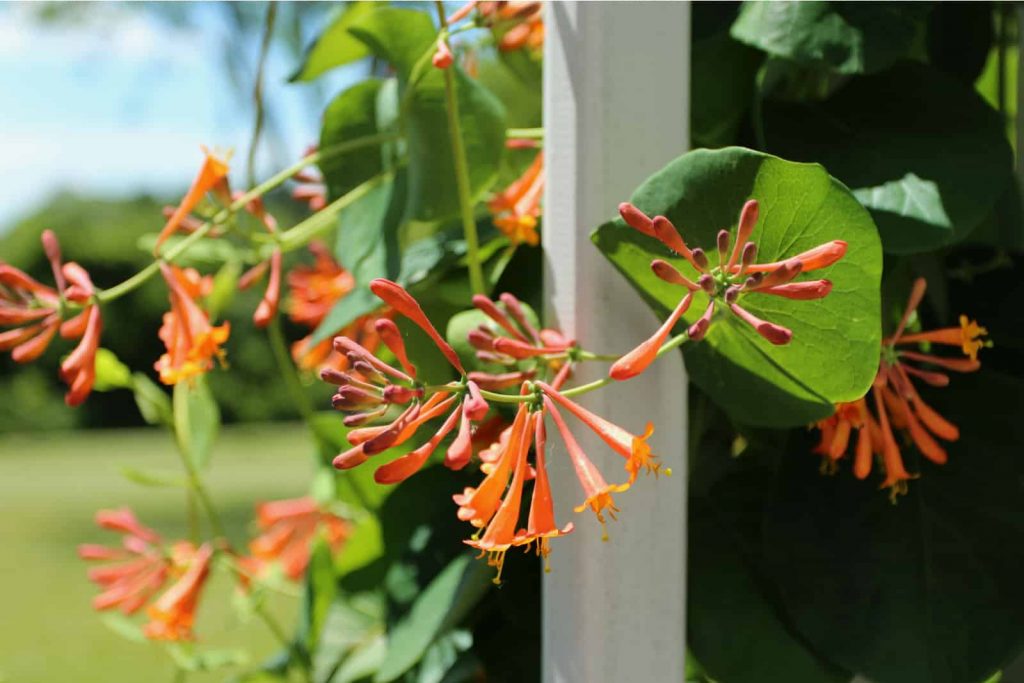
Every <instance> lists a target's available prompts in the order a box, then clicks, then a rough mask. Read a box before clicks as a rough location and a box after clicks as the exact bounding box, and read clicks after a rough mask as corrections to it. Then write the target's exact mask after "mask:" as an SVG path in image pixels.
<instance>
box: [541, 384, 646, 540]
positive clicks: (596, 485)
mask: <svg viewBox="0 0 1024 683" xmlns="http://www.w3.org/2000/svg"><path fill="white" fill-rule="evenodd" d="M544 406H545V407H546V408H547V412H548V413H550V414H551V419H553V420H554V421H555V425H556V426H557V427H558V431H559V433H561V435H562V441H563V442H565V448H566V450H567V451H568V452H569V458H570V459H571V460H572V465H573V469H575V470H576V476H577V478H578V479H579V480H580V486H582V487H583V494H584V496H585V497H586V498H585V500H584V501H583V503H582V504H581V505H578V506H577V507H576V512H582V511H583V510H586V509H587V508H588V507H589V508H590V509H591V510H593V511H594V514H595V515H597V521H598V522H600V523H601V532H602V540H605V541H607V540H608V527H607V525H606V520H605V518H604V513H605V512H606V511H607V513H608V514H609V515H610V516H611V518H612V519H615V513H616V512H618V511H619V509H618V508H617V507H615V501H614V499H613V498H612V494H615V493H621V492H622V491H626V490H628V489H629V486H630V484H631V483H632V481H630V482H627V483H625V484H609V483H607V482H606V481H605V479H604V477H603V476H602V475H601V472H600V470H598V469H597V467H596V466H595V465H594V463H593V462H592V461H591V460H590V458H588V457H587V454H586V453H584V452H583V449H582V448H580V445H579V443H578V442H577V441H576V438H575V437H574V436H573V435H572V432H570V431H569V427H568V425H566V424H565V420H564V419H563V418H562V415H561V414H560V413H559V412H558V409H557V408H556V407H555V403H554V402H553V401H552V400H551V399H550V398H549V397H548V396H547V395H545V397H544ZM631 476H635V475H631Z"/></svg>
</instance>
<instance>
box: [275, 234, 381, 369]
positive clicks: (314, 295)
mask: <svg viewBox="0 0 1024 683" xmlns="http://www.w3.org/2000/svg"><path fill="white" fill-rule="evenodd" d="M308 249H309V251H310V252H311V253H312V254H313V257H314V262H313V265H312V266H295V267H294V268H292V269H291V270H290V271H288V276H287V280H288V288H289V291H290V296H289V300H288V303H287V306H288V316H289V318H290V319H291V321H292V322H294V323H295V324H297V325H301V326H303V327H306V328H308V329H310V330H315V329H317V328H318V327H320V323H322V322H323V321H324V318H326V317H327V314H328V313H330V312H331V309H332V308H334V305H335V304H336V303H338V302H339V301H341V299H343V298H344V297H345V296H347V295H348V294H349V293H350V292H351V291H352V288H353V287H355V279H354V278H353V277H352V274H351V273H349V272H348V271H347V270H345V269H344V268H342V267H341V265H340V264H339V263H338V262H337V261H335V260H334V257H333V256H331V252H330V250H329V249H328V248H327V245H326V244H324V243H323V242H318V241H313V242H310V243H309V246H308ZM388 315H390V313H389V312H388V311H384V310H382V311H378V312H376V313H373V314H370V315H364V316H360V317H359V318H357V319H356V320H354V321H353V322H352V323H350V324H349V325H347V326H346V327H345V328H344V329H342V330H337V331H335V334H340V335H344V336H346V337H350V338H352V339H355V340H356V341H357V342H359V344H360V345H362V346H363V347H365V348H366V349H368V350H370V352H371V353H372V352H376V350H377V347H378V346H379V345H380V340H379V338H378V337H377V331H376V329H375V327H374V323H375V322H376V320H377V318H378V317H387V316H388ZM291 354H292V360H294V361H295V364H296V365H297V366H298V367H299V368H301V369H303V370H319V369H321V368H324V367H332V368H336V369H339V370H344V369H345V368H346V367H347V360H346V359H345V356H344V354H340V353H338V352H336V351H335V350H334V347H333V345H332V344H331V339H330V337H328V338H327V339H324V340H323V341H321V342H319V343H317V344H312V335H309V336H306V337H303V338H302V339H299V340H298V341H296V342H295V343H294V344H292V348H291Z"/></svg>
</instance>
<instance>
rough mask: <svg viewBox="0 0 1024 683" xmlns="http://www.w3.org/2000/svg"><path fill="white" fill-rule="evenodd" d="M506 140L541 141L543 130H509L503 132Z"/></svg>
mask: <svg viewBox="0 0 1024 683" xmlns="http://www.w3.org/2000/svg"><path fill="white" fill-rule="evenodd" d="M505 137H507V138H524V139H527V140H543V139H544V129H543V128H509V129H508V130H506V131H505Z"/></svg>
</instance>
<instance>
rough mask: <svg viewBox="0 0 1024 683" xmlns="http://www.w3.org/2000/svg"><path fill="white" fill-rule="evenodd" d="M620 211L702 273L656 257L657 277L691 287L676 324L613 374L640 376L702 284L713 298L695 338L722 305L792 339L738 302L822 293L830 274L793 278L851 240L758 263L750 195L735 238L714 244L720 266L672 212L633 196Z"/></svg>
mask: <svg viewBox="0 0 1024 683" xmlns="http://www.w3.org/2000/svg"><path fill="white" fill-rule="evenodd" d="M619 214H620V215H621V216H622V219H623V221H625V222H626V224H627V225H629V226H630V227H632V228H633V229H635V230H637V231H638V232H641V233H643V234H644V235H647V236H648V237H653V238H654V239H657V240H658V241H659V242H661V243H662V244H663V245H665V246H666V247H667V248H668V249H669V250H671V251H672V252H674V253H676V254H678V255H680V256H682V257H683V258H685V259H686V260H687V261H689V262H690V265H692V266H693V268H694V269H695V270H696V271H697V272H698V273H700V274H701V275H700V278H699V280H698V281H697V282H696V283H694V282H692V281H691V280H690V279H689V278H687V277H685V276H684V275H683V274H682V273H680V272H679V271H678V270H677V269H676V268H675V267H674V266H672V265H671V264H669V263H668V262H666V261H663V260H661V259H655V260H654V261H652V262H651V270H652V271H653V272H654V274H655V275H656V276H658V278H660V279H661V280H664V281H665V282H668V283H669V284H673V285H677V286H682V287H684V288H685V289H686V290H687V293H686V294H685V295H684V297H683V299H682V300H681V301H680V303H679V306H677V308H676V309H675V310H674V311H673V313H672V315H671V316H670V318H669V321H671V324H669V322H668V321H666V323H665V325H663V326H662V328H661V329H659V330H658V331H657V332H656V333H655V334H654V335H653V336H652V337H651V338H650V339H648V340H646V341H645V342H644V343H643V344H641V345H640V346H639V347H637V348H636V349H634V350H633V351H631V352H630V353H628V354H626V355H625V356H624V357H623V358H622V359H621V360H620V361H619V362H618V363H616V364H615V365H613V366H612V369H611V373H612V374H611V376H612V377H613V378H614V379H619V380H624V379H629V378H631V377H635V376H636V375H638V374H640V373H641V372H643V370H644V369H646V368H647V366H648V365H649V364H650V362H651V361H653V359H654V357H655V355H656V354H657V351H658V348H659V347H660V346H661V344H663V343H664V341H665V339H666V338H667V336H668V334H669V333H670V332H671V328H672V327H673V326H674V324H675V321H676V320H678V318H679V316H680V315H681V313H680V312H679V309H680V308H682V309H683V310H684V311H685V309H686V308H688V307H689V300H690V297H692V296H693V293H694V292H696V291H698V290H703V291H704V293H706V294H707V296H708V304H707V307H706V308H705V310H704V313H703V314H702V315H701V317H700V318H698V320H697V321H696V322H694V323H693V324H692V325H690V327H689V329H688V330H687V334H688V336H689V338H690V340H692V341H699V340H701V339H703V338H704V335H705V334H707V331H708V328H709V327H710V326H711V323H712V321H713V319H714V314H715V311H716V310H717V309H719V308H721V309H725V310H729V311H731V312H732V313H733V314H735V316H736V318H737V319H739V320H742V321H743V322H745V323H747V324H748V325H750V326H751V327H752V328H753V329H754V331H756V332H757V333H758V334H759V335H761V336H762V337H763V338H764V339H766V340H767V341H769V342H770V343H772V344H776V345H780V344H788V343H789V342H790V341H791V340H792V338H793V333H792V332H791V331H790V330H788V329H787V328H785V327H783V326H781V325H778V324H776V323H772V322H769V321H766V320H762V319H760V318H758V317H757V316H756V315H754V314H753V313H751V312H750V311H748V310H746V309H745V308H743V307H742V306H741V305H740V303H739V301H740V299H741V297H745V296H748V295H750V294H755V293H756V294H767V295H771V296H780V297H784V298H787V299H795V300H809V299H821V298H823V297H825V296H828V294H829V292H831V291H832V283H831V282H830V281H829V280H824V279H821V280H805V281H800V282H794V281H793V280H794V279H795V278H796V277H797V276H799V275H801V274H802V273H806V272H809V271H813V270H817V269H820V268H825V267H827V266H830V265H832V264H834V263H835V262H836V261H838V260H839V259H841V258H842V257H843V255H844V254H845V253H846V242H844V241H842V240H833V241H831V242H827V243H825V244H822V245H820V246H818V247H815V248H814V249H810V250H808V251H805V252H803V253H801V254H797V255H796V256H793V257H790V258H788V259H785V260H784V261H777V262H774V263H754V260H755V259H756V258H757V245H756V244H755V243H754V242H752V241H751V240H750V237H751V235H752V234H753V232H754V229H755V228H756V225H757V221H758V219H759V217H760V209H759V205H758V202H757V200H756V199H749V200H747V201H746V202H745V203H744V205H743V208H742V209H741V211H740V216H739V220H738V221H737V227H736V238H735V240H732V236H731V234H730V233H729V231H728V230H722V231H720V232H719V233H718V238H717V240H716V249H715V252H716V253H717V257H718V265H716V266H713V265H712V264H711V263H710V261H709V259H708V256H707V254H706V253H705V252H704V250H703V249H699V248H697V249H691V248H690V247H688V246H687V244H686V242H685V241H684V240H683V238H682V236H681V235H680V234H679V231H678V230H677V229H676V227H675V226H674V225H673V224H672V222H671V221H670V220H669V219H668V218H666V217H664V216H655V217H654V218H650V217H649V216H647V215H646V214H644V213H643V212H642V211H641V210H640V209H638V208H637V207H635V206H633V205H632V204H630V203H628V202H626V203H623V204H620V205H619ZM730 243H731V246H730Z"/></svg>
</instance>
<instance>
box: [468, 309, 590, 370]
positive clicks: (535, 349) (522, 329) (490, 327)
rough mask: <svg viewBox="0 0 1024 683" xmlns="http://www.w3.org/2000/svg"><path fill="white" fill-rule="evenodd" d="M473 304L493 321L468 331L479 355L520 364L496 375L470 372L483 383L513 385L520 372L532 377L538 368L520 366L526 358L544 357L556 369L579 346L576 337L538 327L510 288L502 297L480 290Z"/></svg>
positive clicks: (469, 337) (481, 358)
mask: <svg viewBox="0 0 1024 683" xmlns="http://www.w3.org/2000/svg"><path fill="white" fill-rule="evenodd" d="M499 302H500V305H499ZM473 306H475V307H476V308H477V309H478V310H480V311H482V312H483V313H485V314H486V315H487V317H488V318H490V319H491V322H490V323H488V324H483V325H480V326H478V327H477V328H475V329H473V330H470V332H469V336H468V341H469V343H470V345H471V346H472V347H473V348H475V349H476V350H477V352H476V355H477V358H479V359H480V360H483V361H487V362H490V363H496V364H501V365H507V366H509V367H510V368H512V367H516V368H517V370H516V372H509V373H501V374H497V375H494V374H491V373H483V372H477V373H470V374H471V375H472V376H473V378H474V379H476V380H477V381H478V382H480V383H481V385H482V386H483V385H487V387H485V388H489V387H499V388H500V387H502V386H506V387H507V386H513V385H514V384H515V382H514V379H513V378H514V376H515V375H516V374H517V373H518V374H519V376H521V377H522V378H523V379H529V378H531V377H532V376H533V375H534V374H535V369H518V365H519V363H520V361H523V360H526V359H531V358H532V359H537V360H539V361H544V362H546V363H547V364H548V365H549V366H550V367H552V368H555V369H557V368H558V367H561V365H562V363H563V362H564V360H565V359H566V358H567V357H568V355H569V354H570V353H571V352H572V350H573V348H574V347H575V346H576V342H575V341H574V340H571V339H567V338H566V337H565V336H564V335H563V334H562V333H561V332H559V331H558V330H554V329H550V328H545V329H540V330H538V329H537V328H536V327H535V326H534V325H533V324H532V323H531V322H530V320H529V317H528V316H527V314H526V310H525V309H524V308H523V305H522V303H521V302H520V301H519V299H517V298H516V297H515V296H513V295H512V294H509V293H508V292H506V293H504V294H502V295H501V296H500V297H499V301H491V300H490V299H488V298H487V297H486V296H484V295H482V294H477V295H475V296H474V297H473Z"/></svg>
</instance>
